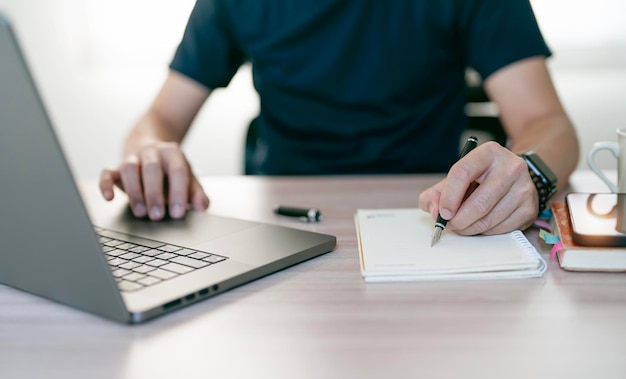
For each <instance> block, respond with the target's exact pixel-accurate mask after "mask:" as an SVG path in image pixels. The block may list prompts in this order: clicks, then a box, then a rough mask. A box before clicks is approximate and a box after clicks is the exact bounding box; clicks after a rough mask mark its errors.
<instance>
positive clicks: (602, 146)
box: [587, 141, 619, 193]
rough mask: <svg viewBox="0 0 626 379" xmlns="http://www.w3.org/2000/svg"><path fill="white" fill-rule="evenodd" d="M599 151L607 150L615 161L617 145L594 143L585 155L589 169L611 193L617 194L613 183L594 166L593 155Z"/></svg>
mask: <svg viewBox="0 0 626 379" xmlns="http://www.w3.org/2000/svg"><path fill="white" fill-rule="evenodd" d="M600 150H608V151H610V152H611V154H613V156H614V157H615V158H616V159H619V145H618V144H617V142H609V141H602V142H596V143H594V144H593V146H592V147H591V150H589V154H587V164H589V168H591V170H592V171H593V172H595V173H596V175H598V177H599V178H600V179H601V180H602V181H603V182H604V183H606V185H607V186H609V188H610V189H611V192H613V193H617V192H618V191H617V185H616V184H615V183H613V182H612V181H610V180H609V178H607V177H606V175H604V173H603V172H602V170H600V169H599V168H598V166H597V165H596V162H595V155H596V153H597V152H599V151H600Z"/></svg>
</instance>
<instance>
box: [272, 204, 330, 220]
mask: <svg viewBox="0 0 626 379" xmlns="http://www.w3.org/2000/svg"><path fill="white" fill-rule="evenodd" d="M274 213H276V214H277V215H281V216H288V217H297V218H299V219H301V220H302V221H306V222H317V221H321V220H322V212H320V211H319V209H316V208H298V207H290V206H285V205H277V206H276V207H275V208H274Z"/></svg>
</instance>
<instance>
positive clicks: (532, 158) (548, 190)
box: [521, 151, 557, 214]
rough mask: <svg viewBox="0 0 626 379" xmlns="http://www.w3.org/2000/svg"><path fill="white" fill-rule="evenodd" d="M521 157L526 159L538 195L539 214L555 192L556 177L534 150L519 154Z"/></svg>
mask: <svg viewBox="0 0 626 379" xmlns="http://www.w3.org/2000/svg"><path fill="white" fill-rule="evenodd" d="M521 157H522V158H524V160H525V161H526V164H527V165H528V172H529V173H530V177H531V179H532V180H533V183H534V184H535V188H536V189H537V194H538V195H539V212H538V214H540V213H541V212H543V210H544V209H546V204H547V203H548V200H549V199H550V197H552V195H554V194H555V193H556V180H557V177H556V175H555V174H554V172H552V170H550V168H549V167H548V165H546V164H545V163H544V161H543V160H542V159H541V158H539V156H538V155H537V154H536V153H535V152H534V151H528V152H526V153H524V154H521Z"/></svg>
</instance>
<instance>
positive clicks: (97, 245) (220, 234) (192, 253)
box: [0, 14, 336, 323]
mask: <svg viewBox="0 0 626 379" xmlns="http://www.w3.org/2000/svg"><path fill="white" fill-rule="evenodd" d="M98 221H100V220H98ZM93 224H94V222H93V221H92V220H91V219H90V218H89V215H88V213H87V211H86V207H85V205H84V203H83V201H82V198H81V196H80V194H79V192H78V189H77V187H76V185H75V181H74V178H73V177H72V174H71V172H70V169H69V166H68V164H67V161H66V159H65V157H64V154H63V152H62V150H61V147H60V145H59V143H58V140H57V138H56V136H55V134H54V130H53V128H52V125H51V123H50V121H49V118H48V116H47V114H46V111H45V109H44V106H43V103H42V101H41V99H40V97H39V95H38V92H37V90H36V87H35V84H34V81H33V79H32V77H31V75H30V73H29V70H28V67H27V65H26V63H25V60H24V57H23V55H22V54H21V52H20V48H19V46H18V42H17V40H16V38H15V35H14V33H13V32H12V30H11V27H10V25H9V22H8V20H7V18H6V17H3V16H2V15H1V14H0V283H4V284H7V285H9V286H12V287H15V288H18V289H21V290H24V291H27V292H30V293H33V294H36V295H39V296H42V297H45V298H48V299H51V300H54V301H57V302H60V303H63V304H66V305H69V306H72V307H75V308H77V309H81V310H83V311H87V312H90V313H93V314H96V315H99V316H102V317H105V318H109V319H113V320H116V321H119V322H123V323H138V322H142V321H144V320H147V319H150V318H152V317H155V316H158V315H161V314H164V313H167V312H170V311H173V310H176V309H179V308H180V307H183V306H185V305H187V304H190V303H193V302H196V301H199V300H202V299H205V298H208V297H210V296H213V295H216V294H219V293H221V292H224V291H226V290H228V289H231V288H233V287H235V286H238V285H241V284H243V283H246V282H249V281H251V280H254V279H257V278H259V277H262V276H264V275H268V274H270V273H273V272H275V271H277V270H281V269H283V268H285V267H288V266H291V265H294V264H296V263H299V262H302V261H304V260H307V259H310V258H313V257H315V256H318V255H320V254H323V253H326V252H329V251H331V250H332V249H334V247H335V244H336V238H335V237H334V236H330V235H324V234H319V233H313V232H309V231H303V230H298V229H291V228H286V227H282V226H277V225H270V224H262V223H256V222H249V221H244V220H237V219H233V218H224V217H218V216H214V215H210V214H208V213H204V212H190V213H189V214H188V216H187V217H186V218H185V219H183V220H169V221H164V222H159V223H154V222H149V221H144V220H138V219H135V218H133V217H132V216H131V215H130V213H129V212H127V211H126V207H125V211H124V212H120V213H119V214H117V216H116V217H109V218H108V219H106V220H102V224H99V225H98V226H97V227H94V225H93Z"/></svg>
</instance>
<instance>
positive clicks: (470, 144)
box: [430, 136, 478, 247]
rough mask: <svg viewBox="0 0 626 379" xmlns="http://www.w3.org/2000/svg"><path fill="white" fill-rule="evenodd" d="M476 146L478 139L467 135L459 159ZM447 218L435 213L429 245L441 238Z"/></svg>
mask: <svg viewBox="0 0 626 379" xmlns="http://www.w3.org/2000/svg"><path fill="white" fill-rule="evenodd" d="M476 146H478V139H477V138H476V137H474V136H471V137H468V138H467V142H465V146H463V150H461V154H460V155H459V160H460V159H461V158H463V157H464V156H466V155H467V153H469V152H470V151H472V150H474V148H475V147H476ZM447 223H448V220H444V219H443V217H441V215H440V214H438V215H437V221H436V222H435V230H433V239H432V240H431V241H430V246H431V247H432V246H434V245H435V244H436V243H437V242H439V239H440V238H441V233H442V232H443V230H444V229H445V228H446V224H447Z"/></svg>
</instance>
